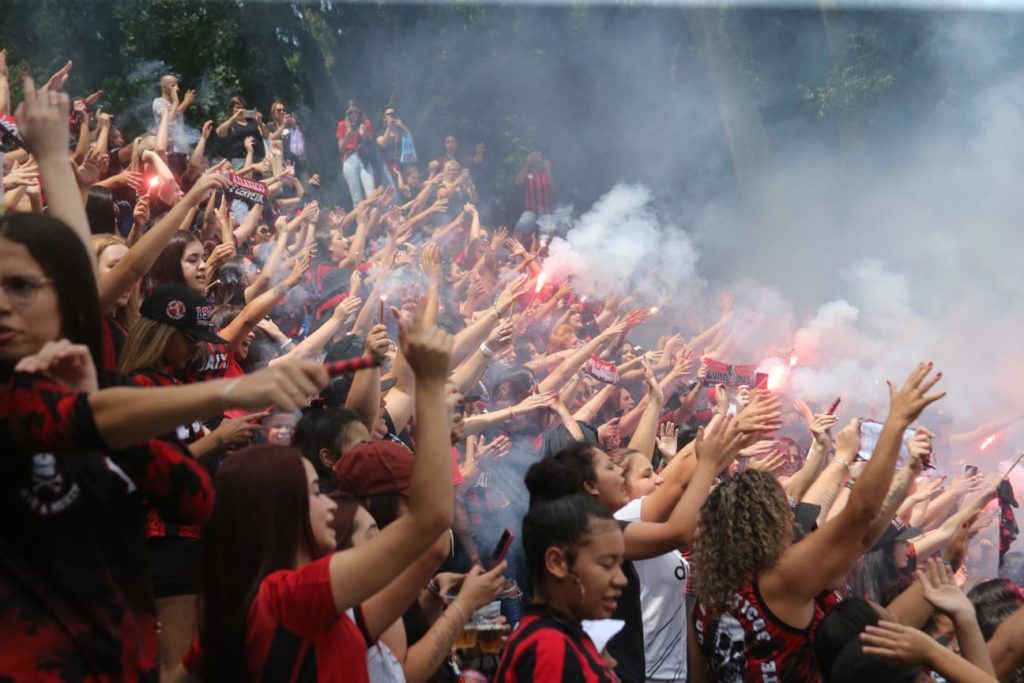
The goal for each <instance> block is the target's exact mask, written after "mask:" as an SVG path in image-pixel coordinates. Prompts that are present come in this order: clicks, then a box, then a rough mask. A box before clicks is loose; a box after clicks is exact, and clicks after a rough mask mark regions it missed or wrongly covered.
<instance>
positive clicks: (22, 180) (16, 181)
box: [4, 160, 39, 190]
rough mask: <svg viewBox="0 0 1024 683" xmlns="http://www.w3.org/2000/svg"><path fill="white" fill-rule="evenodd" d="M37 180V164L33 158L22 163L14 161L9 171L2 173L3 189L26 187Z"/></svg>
mask: <svg viewBox="0 0 1024 683" xmlns="http://www.w3.org/2000/svg"><path fill="white" fill-rule="evenodd" d="M37 182H39V166H38V165H37V164H36V163H35V161H34V160H29V161H26V162H25V163H23V164H20V163H18V162H15V163H14V166H13V167H12V168H11V172H10V173H7V174H5V175H4V189H5V190H10V189H12V188H15V187H22V186H25V187H28V186H29V185H35V184H36V183H37Z"/></svg>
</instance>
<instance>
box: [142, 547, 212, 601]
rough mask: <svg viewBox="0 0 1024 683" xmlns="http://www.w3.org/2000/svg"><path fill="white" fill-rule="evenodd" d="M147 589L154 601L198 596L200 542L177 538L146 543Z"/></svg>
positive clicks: (200, 558)
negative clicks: (151, 590)
mask: <svg viewBox="0 0 1024 683" xmlns="http://www.w3.org/2000/svg"><path fill="white" fill-rule="evenodd" d="M146 561H147V564H148V566H149V585H150V587H151V588H152V589H153V597H154V598H156V599H160V598H170V597H174V596H176V595H196V594H198V593H199V573H200V571H201V568H200V567H201V564H200V563H201V561H202V541H199V540H196V539H194V538H181V537H180V536H165V537H162V538H150V539H148V540H147V541H146Z"/></svg>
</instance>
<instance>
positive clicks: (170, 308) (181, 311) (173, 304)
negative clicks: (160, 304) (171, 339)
mask: <svg viewBox="0 0 1024 683" xmlns="http://www.w3.org/2000/svg"><path fill="white" fill-rule="evenodd" d="M167 317H168V318H170V319H171V320H181V319H182V318H184V317H185V304H184V303H183V302H181V301H178V300H177V299H172V300H170V301H168V302H167Z"/></svg>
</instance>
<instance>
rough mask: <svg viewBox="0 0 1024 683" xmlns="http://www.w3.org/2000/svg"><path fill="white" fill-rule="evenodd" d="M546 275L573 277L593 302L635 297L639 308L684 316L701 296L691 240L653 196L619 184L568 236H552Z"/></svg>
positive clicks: (695, 254) (599, 201) (580, 289)
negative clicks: (660, 211) (651, 307)
mask: <svg viewBox="0 0 1024 683" xmlns="http://www.w3.org/2000/svg"><path fill="white" fill-rule="evenodd" d="M544 271H545V273H546V274H547V275H548V276H549V277H551V278H555V279H564V278H571V279H572V283H573V287H574V289H575V290H576V291H577V292H579V293H580V294H584V295H586V296H589V297H598V298H604V297H609V296H616V297H621V296H625V295H627V294H635V295H636V297H637V299H638V303H640V304H644V305H654V306H658V307H660V308H663V309H670V310H672V311H680V310H682V309H683V308H685V306H686V305H687V304H692V303H693V302H694V301H696V300H697V299H698V298H699V296H700V295H701V294H702V293H703V290H704V288H705V282H704V280H703V279H702V278H701V277H700V276H699V275H698V274H697V252H696V250H695V249H694V248H693V245H692V243H691V242H690V238H689V236H688V235H687V234H686V233H685V232H684V231H683V230H682V229H681V228H679V227H678V226H675V225H672V224H670V223H668V222H666V221H664V220H663V219H662V218H661V216H659V215H658V213H657V211H656V210H655V209H654V208H653V207H652V204H651V192H650V191H649V190H648V189H647V188H645V187H641V186H638V185H616V186H615V187H614V188H612V189H611V190H610V191H609V192H608V193H607V194H605V195H604V196H603V197H601V198H600V199H599V200H598V201H597V202H596V203H595V204H594V206H593V207H592V208H591V209H590V210H589V211H587V212H586V213H585V214H583V215H582V216H581V217H580V219H579V221H577V222H576V223H575V224H574V225H573V226H572V227H571V228H569V230H568V232H567V234H566V235H565V237H564V238H563V237H554V238H553V239H552V241H551V244H550V246H549V257H548V259H547V260H546V261H545V263H544Z"/></svg>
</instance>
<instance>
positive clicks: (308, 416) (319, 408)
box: [292, 402, 359, 481]
mask: <svg viewBox="0 0 1024 683" xmlns="http://www.w3.org/2000/svg"><path fill="white" fill-rule="evenodd" d="M354 422H359V416H358V415H357V414H356V413H354V412H353V411H351V410H349V409H348V408H340V407H327V406H325V405H321V404H320V403H319V402H317V403H316V404H314V405H312V406H310V407H308V408H304V409H303V411H302V418H301V419H300V420H299V423H298V424H297V425H295V433H294V434H292V446H294V447H295V448H297V449H299V451H300V452H301V453H302V457H304V458H305V459H306V460H309V461H310V462H311V463H313V467H315V468H316V473H317V476H319V477H320V478H321V479H327V480H330V481H333V480H334V472H333V471H332V470H331V468H330V467H328V466H327V464H326V463H325V462H323V461H322V460H321V459H320V449H321V448H326V449H327V450H329V451H330V452H331V454H332V455H333V457H334V461H335V462H337V461H338V459H340V458H341V453H339V452H338V451H337V445H338V439H339V438H340V437H341V436H342V435H343V434H344V433H345V430H347V429H348V428H349V426H350V425H351V424H352V423H354Z"/></svg>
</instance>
